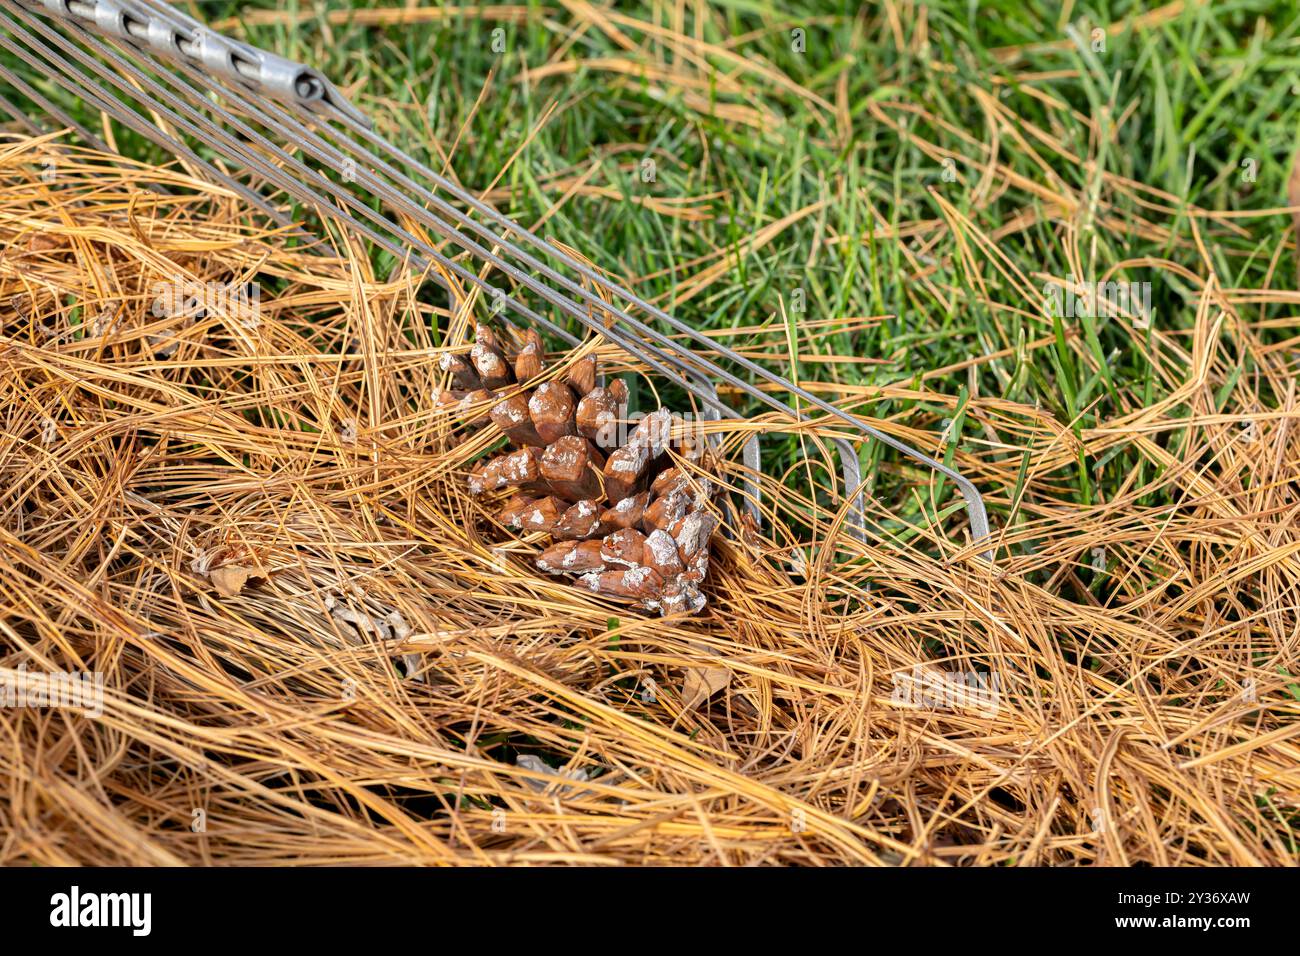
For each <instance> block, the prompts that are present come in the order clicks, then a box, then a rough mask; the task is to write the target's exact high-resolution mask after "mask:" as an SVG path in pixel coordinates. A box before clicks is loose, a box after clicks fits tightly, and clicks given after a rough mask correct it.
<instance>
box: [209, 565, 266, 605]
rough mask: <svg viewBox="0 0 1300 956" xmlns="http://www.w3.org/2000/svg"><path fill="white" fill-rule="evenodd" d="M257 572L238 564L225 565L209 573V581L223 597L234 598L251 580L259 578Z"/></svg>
mask: <svg viewBox="0 0 1300 956" xmlns="http://www.w3.org/2000/svg"><path fill="white" fill-rule="evenodd" d="M257 576H258V574H257V572H256V571H254V570H252V569H251V568H245V567H241V566H240V565H238V564H225V565H222V566H221V567H219V568H213V569H212V570H211V571H209V572H208V580H210V581H211V582H212V586H213V587H215V588H216V589H217V593H218V594H220V595H221V596H222V597H234V596H235V595H237V594H238V593H239V592H240V591H242V590H244V584H245V583H246V582H247V581H248V579H249V578H253V577H257Z"/></svg>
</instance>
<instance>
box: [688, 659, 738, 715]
mask: <svg viewBox="0 0 1300 956" xmlns="http://www.w3.org/2000/svg"><path fill="white" fill-rule="evenodd" d="M730 683H731V671H730V670H728V669H727V668H725V667H689V668H687V670H686V680H684V681H683V682H682V709H683V710H694V709H695V708H696V707H698V706H700V704H702V703H704V702H705V701H706V700H708V699H709V698H710V697H712V696H713V695H714V694H716V693H717V692H718V691H720V690H725V689H726V687H727V685H728V684H730Z"/></svg>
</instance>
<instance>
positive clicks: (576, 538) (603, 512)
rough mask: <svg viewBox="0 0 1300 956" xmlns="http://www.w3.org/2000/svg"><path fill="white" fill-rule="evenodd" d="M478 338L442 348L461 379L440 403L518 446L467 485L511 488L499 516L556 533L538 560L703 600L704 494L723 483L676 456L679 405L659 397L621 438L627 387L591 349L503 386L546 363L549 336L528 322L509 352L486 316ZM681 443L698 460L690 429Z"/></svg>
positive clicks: (691, 603)
mask: <svg viewBox="0 0 1300 956" xmlns="http://www.w3.org/2000/svg"><path fill="white" fill-rule="evenodd" d="M475 338H476V341H475V344H474V347H473V349H472V351H471V352H470V356H469V359H468V360H466V359H465V358H464V357H462V356H459V355H446V356H444V357H443V359H442V363H441V367H442V369H443V371H446V372H448V373H450V375H451V379H452V382H451V384H452V385H453V386H454V388H453V389H452V390H449V391H447V392H444V393H443V394H442V396H441V397H440V398H439V404H440V405H444V404H445V405H449V406H452V408H453V412H454V414H455V415H456V417H457V419H458V420H459V421H461V422H462V423H463V424H465V425H466V426H468V427H471V428H477V427H482V426H483V425H484V424H485V423H486V422H487V421H491V422H492V423H493V424H495V425H496V426H497V427H498V428H499V429H500V430H501V431H502V432H503V433H504V434H505V435H506V437H507V438H508V439H509V441H510V443H511V445H512V446H515V447H513V448H511V449H508V450H506V451H503V452H501V453H500V454H497V455H495V456H493V457H492V458H490V459H488V460H487V461H484V462H482V463H480V464H479V465H478V467H476V468H475V469H474V471H473V473H472V474H471V475H470V477H469V489H470V493H471V494H473V495H476V496H480V495H487V494H490V493H492V492H495V491H498V490H502V489H511V490H513V492H514V494H513V495H512V496H511V497H510V498H509V499H508V500H507V501H506V503H505V504H504V506H503V507H502V509H501V511H500V512H499V520H500V521H501V524H502V525H504V526H505V527H507V528H511V529H514V530H518V531H520V532H522V533H534V532H545V533H548V534H550V536H551V538H552V540H553V542H554V543H552V544H551V545H550V546H549V547H547V548H546V549H545V551H543V552H542V554H541V556H540V557H539V558H538V559H537V567H538V569H539V570H542V571H545V572H546V573H548V574H554V575H564V576H568V577H572V578H575V579H576V583H577V584H578V585H579V586H581V587H584V588H586V589H587V590H590V591H592V592H594V593H596V594H600V595H602V596H604V597H608V598H613V599H615V600H624V601H632V602H635V603H636V604H638V605H640V606H641V607H645V608H647V609H650V610H657V611H659V612H660V613H662V614H673V613H677V612H680V611H685V612H689V613H696V612H698V611H700V610H701V609H702V608H703V607H704V605H705V598H704V595H703V593H702V592H701V590H700V586H701V585H702V584H703V583H704V578H705V576H706V575H707V573H708V568H709V542H710V539H711V538H712V536H713V533H714V531H715V530H716V529H717V520H716V519H715V518H714V517H713V515H712V514H711V513H710V512H709V511H708V502H709V499H710V498H711V497H712V496H713V494H714V493H715V490H716V489H715V485H714V483H713V482H710V481H708V480H707V479H700V478H698V477H692V476H690V475H688V474H686V473H685V472H683V471H682V470H681V469H679V468H677V467H673V466H671V464H670V461H669V457H668V455H667V452H668V450H669V447H670V433H671V429H672V418H673V416H672V413H671V412H669V411H668V410H667V409H663V408H661V409H658V410H657V411H655V412H653V413H651V414H650V415H647V416H646V417H645V418H644V419H642V421H641V422H639V423H638V424H637V426H636V428H634V429H633V430H632V432H631V433H630V434H629V435H628V436H627V440H626V441H625V442H623V443H622V444H619V425H620V422H622V421H623V420H625V418H626V412H627V400H628V393H627V386H626V385H625V384H624V383H623V382H622V381H619V380H615V381H613V382H611V383H610V384H609V385H608V386H600V385H597V384H596V382H597V380H598V374H597V367H596V360H595V358H594V357H591V356H588V357H586V358H583V359H581V360H579V361H577V362H575V363H574V364H573V366H572V367H571V368H570V369H569V372H568V374H567V375H566V376H565V378H564V380H563V381H561V380H559V379H552V380H550V381H547V382H543V383H541V384H539V385H537V386H536V387H534V388H532V389H526V390H524V391H522V392H518V393H516V394H514V395H510V396H506V397H500V396H498V395H497V393H498V392H501V391H503V390H507V389H509V388H510V387H511V386H513V385H515V384H522V383H526V382H529V381H532V380H534V379H536V378H537V377H538V376H540V375H541V374H542V372H543V371H544V370H545V355H544V350H543V347H542V341H541V337H540V336H539V335H538V334H537V333H536V332H535V331H532V330H530V331H529V332H528V333H527V336H526V343H525V345H524V347H523V348H522V349H521V350H520V351H519V353H518V354H517V355H516V356H515V358H514V361H513V362H511V361H508V360H507V358H506V355H505V353H504V351H503V349H502V347H501V344H500V342H499V341H498V339H497V337H496V336H495V335H494V334H493V333H492V331H491V330H490V329H488V328H487V327H486V326H483V325H479V326H478V327H477V328H476V330H475ZM494 397H496V398H497V401H496V403H495V404H487V403H488V401H489V400H490V399H492V398H494ZM674 450H675V451H678V452H679V453H680V454H683V455H684V456H686V457H689V458H692V459H696V458H699V457H700V452H701V451H702V448H701V446H700V443H699V442H697V441H692V440H691V439H689V438H686V439H680V440H679V441H678V443H677V445H676V446H675V447H674Z"/></svg>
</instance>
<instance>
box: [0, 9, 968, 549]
mask: <svg viewBox="0 0 1300 956" xmlns="http://www.w3.org/2000/svg"><path fill="white" fill-rule="evenodd" d="M0 51H2V52H0V80H3V81H4V82H5V83H7V84H8V86H9V87H10V89H11V91H12V93H13V95H14V99H11V98H9V97H8V96H4V95H0V110H4V111H6V112H8V113H9V114H10V115H11V116H12V117H13V118H14V119H15V120H17V121H18V122H19V123H21V124H23V125H24V127H25V128H27V129H28V130H29V131H30V132H33V133H40V132H45V131H47V130H48V129H49V128H51V127H53V128H58V127H70V128H72V129H73V130H75V131H76V132H77V133H78V134H79V135H80V136H81V137H82V138H83V139H84V141H85V142H87V143H88V144H89V145H91V146H94V147H95V148H97V149H100V150H103V151H106V152H107V151H110V150H109V147H108V145H107V144H105V143H104V142H103V141H102V140H101V139H100V137H99V136H97V135H96V134H95V133H94V132H93V131H92V130H90V129H88V128H86V127H85V126H84V125H83V124H81V123H79V122H78V121H77V120H76V118H75V117H73V116H72V115H70V114H69V113H68V112H67V111H66V110H65V109H64V108H62V107H61V106H60V105H59V104H58V103H57V102H55V101H54V99H52V98H51V97H50V96H48V95H46V94H45V93H44V92H42V89H41V88H40V87H41V86H44V85H45V84H46V83H48V82H52V83H53V84H55V85H56V86H57V87H59V88H61V89H62V90H63V91H64V95H66V94H71V95H73V96H75V97H78V98H81V99H82V100H84V101H85V102H86V103H88V104H90V105H92V106H93V107H95V108H96V109H98V110H99V111H101V112H102V113H104V114H106V115H107V116H109V117H112V118H113V119H115V120H117V121H118V122H119V123H121V124H122V125H123V126H125V127H126V128H128V129H130V130H133V131H134V132H136V133H138V134H139V135H141V136H142V137H144V138H146V139H148V140H150V141H152V142H153V143H155V144H157V145H159V146H160V147H162V148H163V149H165V150H167V151H168V152H170V153H171V154H172V155H174V156H176V157H177V158H179V159H181V160H182V161H183V162H184V163H185V164H186V165H187V166H188V168H189V169H191V170H192V171H195V172H198V173H200V174H202V175H205V176H207V177H210V178H211V180H212V181H213V182H215V183H217V184H219V185H221V186H224V187H226V188H227V189H230V190H232V191H234V192H235V193H236V194H238V195H239V196H241V197H242V198H244V199H245V200H247V201H248V203H250V204H251V205H252V206H253V207H254V208H256V209H258V210H259V211H261V212H262V213H264V214H265V215H266V216H267V217H269V218H270V219H271V220H272V221H274V222H276V223H277V224H279V225H281V226H284V227H286V228H291V229H297V228H300V226H299V224H297V223H295V222H294V221H292V220H291V218H290V217H289V216H288V215H287V214H286V212H285V208H284V207H285V205H286V203H287V202H297V203H300V204H302V205H303V206H305V207H309V208H313V209H316V210H319V212H320V214H321V215H322V216H323V217H328V218H330V219H332V220H333V221H336V222H338V223H340V224H341V225H342V226H343V227H344V228H346V229H349V230H352V231H353V232H354V233H355V234H356V235H357V236H359V237H363V238H364V239H365V240H367V241H369V242H371V243H374V244H375V245H376V246H378V247H379V248H382V249H385V250H387V251H389V252H391V253H392V254H393V255H394V256H395V257H396V262H397V268H414V269H415V270H418V271H420V272H422V273H425V274H428V275H429V276H430V277H431V278H432V279H433V280H434V281H439V282H443V283H444V284H445V280H444V279H443V278H442V274H441V273H440V272H439V269H441V270H443V271H444V272H445V274H447V275H451V276H454V277H455V278H456V279H457V280H458V281H460V282H463V283H465V285H466V287H469V288H476V289H479V290H481V292H482V293H483V294H485V295H488V296H490V297H491V298H492V300H493V301H494V302H495V303H497V304H499V305H500V306H502V308H501V309H500V317H501V318H503V319H504V320H505V321H506V322H507V323H508V324H512V325H513V324H514V321H512V319H513V320H523V321H525V322H527V323H531V324H533V325H534V326H536V327H538V328H540V329H544V330H546V331H547V332H549V333H550V334H551V335H553V336H554V337H555V338H557V339H559V340H561V341H563V342H565V343H567V344H569V345H577V344H578V343H579V339H578V338H577V337H575V336H574V335H573V334H571V333H570V332H569V331H568V329H566V328H564V327H562V326H560V325H558V324H556V323H555V322H553V321H551V320H550V319H548V318H547V317H546V316H545V315H544V314H542V312H540V311H538V309H546V308H547V307H550V308H553V309H554V310H555V313H554V314H555V315H557V316H561V315H562V316H566V317H568V318H570V319H572V320H574V321H576V322H577V323H579V324H580V325H581V326H582V327H585V328H586V329H587V330H589V331H591V332H594V333H595V334H596V335H599V336H602V337H604V338H605V339H607V340H609V341H612V342H614V343H615V344H617V345H618V346H620V347H621V348H622V349H624V350H625V351H626V352H627V353H628V354H630V355H632V356H634V357H635V358H636V359H638V360H639V361H640V362H641V363H643V364H644V365H645V366H646V367H648V368H650V369H652V370H654V371H655V372H657V373H659V374H660V375H663V376H665V377H666V378H667V379H669V380H672V381H675V382H677V383H678V384H680V385H681V386H682V387H683V388H684V389H686V390H687V391H688V392H689V393H691V394H692V395H693V396H694V397H695V398H696V399H698V400H699V402H700V403H701V404H702V406H703V408H704V409H705V411H706V414H707V415H708V416H709V417H710V418H713V419H718V418H722V417H725V418H739V417H741V416H740V415H739V414H738V413H737V412H736V411H735V410H734V409H732V408H731V407H729V406H728V405H727V404H725V403H724V402H723V401H721V400H720V398H719V395H718V390H717V385H718V383H725V384H726V385H727V386H729V387H730V388H732V389H734V390H736V391H737V392H740V393H743V394H745V395H747V396H749V397H750V398H752V399H755V400H756V401H758V402H760V403H762V404H763V405H766V406H768V407H770V408H771V409H772V410H773V411H775V412H776V413H778V414H779V415H782V416H786V417H788V418H789V419H790V420H791V421H800V420H806V419H807V417H808V415H807V413H806V412H803V411H801V410H799V409H797V408H795V407H793V406H792V405H791V404H790V401H791V400H795V399H797V401H798V402H799V403H800V404H801V405H803V406H804V407H806V408H808V409H813V410H816V411H818V412H821V413H824V414H825V415H826V416H829V418H830V419H833V420H834V421H835V424H836V425H837V426H843V427H844V428H845V429H847V430H848V431H849V432H850V433H851V434H852V435H853V436H854V437H853V438H852V439H848V438H835V439H832V440H831V441H832V444H833V446H834V447H835V449H836V452H837V454H838V457H839V459H840V468H841V473H842V480H843V485H844V489H845V498H846V499H847V503H848V508H847V515H846V520H845V527H846V529H847V530H848V532H849V533H850V534H853V535H855V536H856V537H858V538H860V539H865V537H866V531H865V529H866V518H865V500H864V491H863V481H862V476H861V471H860V466H859V457H858V446H859V445H860V444H862V443H863V442H866V441H869V440H874V441H877V442H881V443H883V444H885V445H887V446H889V447H890V448H893V449H895V450H896V451H898V452H900V453H901V454H903V455H905V456H907V457H908V458H911V459H913V460H914V461H917V462H919V463H921V464H923V465H925V466H927V467H929V468H931V469H933V470H934V471H936V472H938V473H940V474H942V475H944V476H945V477H947V478H949V479H951V480H952V482H953V483H954V484H955V486H956V487H957V489H958V491H959V492H960V493H961V495H962V497H963V499H964V500H965V503H966V507H967V511H968V514H969V523H970V533H971V537H972V539H973V541H974V542H976V543H987V542H988V540H989V526H988V517H987V512H986V510H985V506H984V501H983V499H982V498H981V496H980V493H979V491H978V490H977V489H976V487H975V486H974V484H972V483H971V482H970V481H969V480H968V479H967V478H965V477H963V476H962V475H961V474H960V473H958V472H957V471H955V470H954V469H952V468H950V467H949V466H947V465H945V464H944V463H943V462H940V461H937V460H935V459H934V458H932V457H930V456H928V455H926V454H924V453H923V452H921V451H919V450H917V449H915V448H913V447H911V446H910V445H908V444H906V443H905V442H902V441H900V440H898V439H897V438H894V437H892V436H891V435H888V434H885V433H884V432H881V431H880V430H878V429H876V428H873V427H872V426H870V425H868V424H866V423H865V422H863V421H861V420H860V419H858V418H857V417H856V416H854V415H852V414H850V413H848V412H846V411H844V410H842V409H840V408H838V407H836V406H835V405H833V404H831V403H830V402H827V401H825V400H823V399H821V398H819V397H818V396H817V395H815V394H813V393H812V392H809V391H808V390H806V389H804V388H803V387H801V386H799V385H798V384H796V383H794V382H791V381H790V380H788V379H786V378H784V377H783V376H781V375H778V374H776V373H775V372H772V371H771V370H769V369H767V368H764V367H763V366H762V365H760V364H758V363H756V362H753V361H751V360H749V359H747V358H746V357H745V356H743V355H740V354H738V353H737V352H735V351H733V350H731V349H729V348H727V347H726V346H724V345H722V344H721V343H719V342H717V341H715V340H713V339H711V338H709V337H708V336H706V335H704V334H703V333H701V332H699V331H698V330H696V329H693V328H691V327H690V326H689V325H687V324H686V323H684V322H682V321H680V320H679V319H676V318H674V317H673V316H672V315H671V314H669V313H668V312H666V311H664V310H663V309H660V308H658V307H657V306H655V305H653V304H652V303H650V302H647V301H646V300H644V299H643V298H641V297H640V296H638V295H636V293H635V292H633V291H632V290H630V289H627V288H624V287H623V286H622V285H620V284H619V283H617V282H614V281H612V280H610V279H609V278H608V277H606V276H604V275H602V274H601V273H600V272H598V271H597V270H595V269H593V268H592V267H591V266H589V265H587V264H585V263H584V262H581V261H579V260H578V259H577V258H575V257H574V256H573V255H571V254H569V253H568V252H566V251H564V250H563V249H560V248H558V247H557V246H556V245H553V244H552V243H549V242H547V241H546V240H545V239H543V238H541V237H540V236H538V235H536V234H534V233H533V232H531V231H529V230H528V229H525V228H524V227H522V226H521V225H519V224H518V223H516V222H513V221H512V220H510V219H508V218H506V217H505V216H503V215H501V214H500V213H499V212H497V211H496V210H494V209H493V208H491V207H490V206H489V205H488V204H486V203H484V202H482V201H480V200H479V199H478V198H476V197H475V196H473V195H472V194H470V193H469V192H468V191H466V190H465V189H464V188H463V187H461V186H459V185H457V184H456V183H455V182H454V181H452V180H450V179H448V178H447V177H445V176H442V175H439V174H438V173H437V172H435V171H434V170H432V169H430V168H429V167H428V166H426V165H424V164H422V163H421V162H419V161H418V160H417V159H415V158H413V157H412V156H411V155H409V154H408V153H406V152H404V151H403V150H402V149H400V148H399V147H398V146H395V145H394V144H392V143H390V142H388V141H387V140H386V139H384V138H383V137H381V136H379V135H378V134H377V133H376V132H375V131H374V128H373V126H372V124H371V123H370V122H369V120H368V119H367V117H366V116H365V114H364V113H362V112H361V111H360V110H358V109H357V108H356V107H355V106H354V105H353V104H351V103H349V102H348V101H347V100H346V99H345V98H344V97H343V96H342V95H341V94H340V92H339V91H338V89H336V88H335V86H334V85H333V84H332V83H330V81H329V80H328V79H327V78H326V77H325V76H323V75H322V74H321V73H320V72H318V71H317V70H314V69H312V68H310V67H307V66H304V65H302V64H299V63H294V62H292V61H289V60H286V59H284V58H282V57H279V56H276V55H275V54H272V53H268V52H266V51H264V50H260V49H258V48H256V47H253V46H250V45H249V44H246V43H242V42H240V41H237V40H233V39H231V38H229V37H226V36H223V35H221V34H219V33H216V32H214V31H212V30H210V29H208V28H207V27H205V26H204V25H203V24H201V23H199V22H198V21H196V20H193V19H191V18H190V17H188V16H186V15H184V14H182V13H179V12H178V11H176V10H174V9H172V8H170V7H168V6H167V5H165V4H163V3H161V2H158V0H131V2H129V3H123V2H118V0H0ZM15 100H16V101H15ZM209 157H219V158H220V165H218V163H217V162H214V160H213V158H209ZM232 170H233V171H234V172H232ZM241 170H242V174H241V173H239V171H241ZM341 172H343V173H345V175H340V173H341ZM372 197H373V198H377V199H378V200H379V201H380V209H381V210H382V211H377V210H376V208H375V204H374V203H373V202H372V201H370V200H371V198H372ZM403 222H406V223H408V224H415V225H417V226H418V227H420V229H422V230H428V234H429V235H431V236H437V237H439V240H440V241H439V242H438V243H437V244H435V243H434V242H431V241H429V240H428V239H426V238H424V236H423V235H420V234H416V231H413V230H412V229H411V228H407V226H404V225H403V224H402V223H403ZM446 244H450V245H451V246H454V247H455V249H456V250H457V251H456V252H455V253H454V254H453V255H449V254H448V252H447V251H446V248H445V246H446ZM466 254H468V257H469V259H472V260H473V262H474V263H477V264H478V265H479V266H480V271H475V270H474V269H472V268H469V267H468V266H467V265H466V264H465V262H464V261H462V260H464V259H465V258H466ZM435 266H436V267H437V268H434V267H435ZM492 270H495V271H496V272H497V273H499V275H500V276H503V277H505V278H506V279H507V280H508V281H509V283H510V284H511V289H512V290H513V292H514V294H507V293H506V292H505V291H504V290H502V289H501V288H499V287H497V286H494V285H491V284H489V283H488V281H487V278H486V276H487V275H488V274H490V272H491V271H492ZM525 298H527V299H528V300H529V301H531V302H533V303H534V304H536V306H537V308H534V307H533V306H530V305H529V304H528V301H524V299H525ZM619 302H622V303H626V304H625V305H619V304H617V303H619ZM683 342H685V343H691V344H683ZM692 345H693V346H695V347H698V348H700V349H702V350H706V351H708V352H709V353H710V354H712V355H714V356H717V358H718V359H720V360H724V361H725V362H727V363H728V364H729V365H730V366H731V367H733V368H736V369H739V370H742V371H743V372H744V373H746V374H747V375H748V376H750V379H746V378H743V377H741V376H740V375H738V374H736V373H734V372H732V371H729V370H728V369H727V368H724V367H722V366H721V365H719V364H717V363H716V362H714V361H710V360H709V359H706V358H705V357H704V356H703V355H701V354H698V353H697V352H695V351H693V350H692ZM755 382H760V383H766V385H767V386H770V387H769V388H764V387H762V386H761V385H759V384H755ZM772 430H773V431H776V430H777V429H772ZM743 454H744V461H745V464H746V466H747V470H748V471H749V472H750V473H751V474H758V473H759V471H760V468H761V465H760V456H759V447H758V437H757V435H752V436H751V437H750V439H749V440H748V441H747V442H746V444H745V446H744V452H743ZM745 497H746V502H747V505H748V507H749V508H750V509H751V513H752V514H753V516H754V518H755V519H756V520H757V518H758V514H759V511H758V507H759V499H758V486H757V484H756V482H754V481H752V480H751V481H749V482H747V487H746V495H745ZM982 556H983V557H984V558H985V559H987V560H992V552H991V551H984V552H983V554H982Z"/></svg>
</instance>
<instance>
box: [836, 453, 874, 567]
mask: <svg viewBox="0 0 1300 956" xmlns="http://www.w3.org/2000/svg"><path fill="white" fill-rule="evenodd" d="M831 444H832V445H834V446H835V448H836V449H837V450H838V451H839V453H840V472H841V473H842V474H843V476H844V497H845V500H847V501H851V502H852V506H851V507H850V508H849V514H848V515H847V520H846V523H845V527H846V530H847V531H848V533H849V534H850V535H851V536H852V537H853V538H855V539H857V540H858V541H861V542H863V543H866V541H867V506H866V492H865V491H864V490H863V489H864V486H865V484H866V482H864V481H863V480H862V464H861V462H859V461H858V450H857V449H856V448H854V447H853V443H852V442H851V441H849V440H848V439H847V438H832V439H831ZM855 514H856V517H857V523H856V524H855V523H854V522H853V518H854V517H855Z"/></svg>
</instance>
